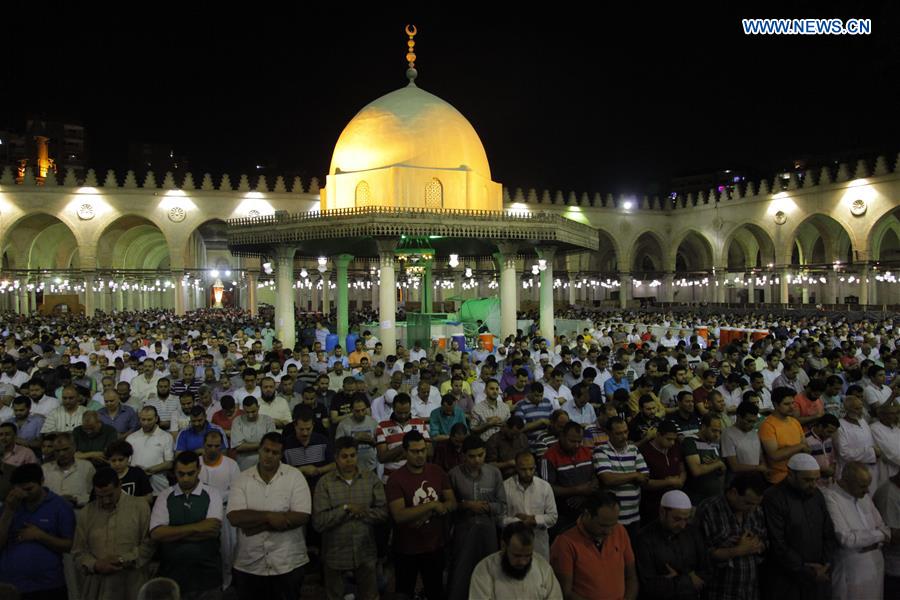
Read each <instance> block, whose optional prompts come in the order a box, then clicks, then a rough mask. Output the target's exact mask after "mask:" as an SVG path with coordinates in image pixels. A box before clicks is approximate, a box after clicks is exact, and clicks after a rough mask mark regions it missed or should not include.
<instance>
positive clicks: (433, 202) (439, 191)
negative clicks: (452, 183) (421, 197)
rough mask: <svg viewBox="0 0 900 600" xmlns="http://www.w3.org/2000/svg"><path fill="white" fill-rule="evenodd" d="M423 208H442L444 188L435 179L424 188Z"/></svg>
mask: <svg viewBox="0 0 900 600" xmlns="http://www.w3.org/2000/svg"><path fill="white" fill-rule="evenodd" d="M425 208H444V186H443V185H441V181H440V180H439V179H438V178H437V177H435V178H433V179H432V180H431V181H430V182H429V183H428V185H426V186H425Z"/></svg>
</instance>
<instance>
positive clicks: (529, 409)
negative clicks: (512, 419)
mask: <svg viewBox="0 0 900 600" xmlns="http://www.w3.org/2000/svg"><path fill="white" fill-rule="evenodd" d="M513 414H514V415H516V416H519V417H522V419H523V420H524V421H525V424H526V425H527V424H528V423H532V422H534V421H538V420H540V419H549V418H550V415H551V414H553V404H552V403H551V402H550V400H548V399H547V398H544V399H542V400H541V401H540V402H539V403H538V404H533V403H532V402H530V401H529V400H528V399H527V398H526V399H525V400H522V401H521V402H519V403H518V404H516V409H515V410H514V411H513ZM540 432H541V430H540V429H532V430H531V431H529V432H528V434H527V435H528V441H529V442H532V443H533V442H534V441H535V440H536V439H537V437H538V434H539V433H540Z"/></svg>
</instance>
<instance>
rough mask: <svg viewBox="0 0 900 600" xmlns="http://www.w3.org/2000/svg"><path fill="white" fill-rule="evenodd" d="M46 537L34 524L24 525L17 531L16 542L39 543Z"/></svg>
mask: <svg viewBox="0 0 900 600" xmlns="http://www.w3.org/2000/svg"><path fill="white" fill-rule="evenodd" d="M46 537H47V534H46V532H45V531H44V530H43V529H41V528H40V527H38V526H36V525H35V524H34V523H26V524H25V527H23V528H22V529H21V530H20V531H19V537H18V541H20V542H40V541H41V540H43V539H44V538H46Z"/></svg>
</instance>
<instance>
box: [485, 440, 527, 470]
mask: <svg viewBox="0 0 900 600" xmlns="http://www.w3.org/2000/svg"><path fill="white" fill-rule="evenodd" d="M525 450H528V437H527V436H526V435H525V434H524V433H521V432H516V433H515V434H514V435H513V437H512V439H507V438H506V436H505V435H504V434H503V432H502V431H498V432H497V433H495V434H494V435H492V436H491V437H490V438H489V439H488V441H487V448H486V453H485V454H486V456H485V457H484V462H487V463H494V462H507V461H510V460H514V459H515V458H516V456H517V455H518V454H519V453H520V452H523V451H525ZM500 470H501V471H502V472H503V476H504V477H510V476H512V475H513V474H514V473H515V472H516V468H515V467H506V468H504V469H500Z"/></svg>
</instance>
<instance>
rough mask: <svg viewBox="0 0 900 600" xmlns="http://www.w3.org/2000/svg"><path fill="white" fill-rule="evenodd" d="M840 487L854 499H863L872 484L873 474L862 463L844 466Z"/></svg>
mask: <svg viewBox="0 0 900 600" xmlns="http://www.w3.org/2000/svg"><path fill="white" fill-rule="evenodd" d="M839 483H840V486H841V487H842V488H844V491H846V492H847V493H848V494H850V495H851V496H853V497H854V498H863V497H864V496H865V495H866V492H868V491H869V485H870V484H871V483H872V474H871V473H869V469H868V467H866V465H864V464H862V463H860V462H851V463H847V464H846V465H844V468H843V470H842V471H841V480H840V482H839Z"/></svg>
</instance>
